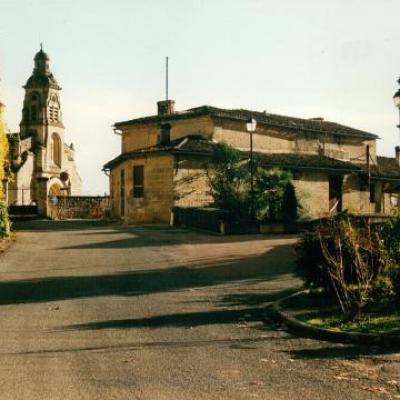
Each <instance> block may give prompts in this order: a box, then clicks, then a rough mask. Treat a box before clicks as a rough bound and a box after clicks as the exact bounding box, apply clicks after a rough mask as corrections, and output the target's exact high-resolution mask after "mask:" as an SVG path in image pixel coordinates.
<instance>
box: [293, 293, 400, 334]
mask: <svg viewBox="0 0 400 400" xmlns="http://www.w3.org/2000/svg"><path fill="white" fill-rule="evenodd" d="M323 296H324V295H323V293H321V292H319V293H311V294H304V295H302V296H299V297H300V298H299V299H298V301H297V302H296V303H297V304H295V303H294V302H292V303H291V304H290V305H289V308H290V309H291V311H296V309H297V310H298V311H299V312H296V313H295V314H294V316H295V317H296V318H297V319H298V320H300V321H302V322H305V323H307V324H310V325H313V326H315V327H318V328H324V329H332V330H335V331H341V332H362V333H372V334H374V333H375V334H382V333H385V334H400V310H399V303H398V301H396V300H395V299H393V300H392V301H385V302H382V303H379V304H373V305H369V306H367V307H366V308H365V309H364V313H363V315H362V316H361V318H359V319H358V320H356V321H346V320H344V318H343V314H342V312H341V310H340V309H339V307H337V306H335V305H333V304H332V302H330V301H329V300H327V299H326V296H325V299H323Z"/></svg>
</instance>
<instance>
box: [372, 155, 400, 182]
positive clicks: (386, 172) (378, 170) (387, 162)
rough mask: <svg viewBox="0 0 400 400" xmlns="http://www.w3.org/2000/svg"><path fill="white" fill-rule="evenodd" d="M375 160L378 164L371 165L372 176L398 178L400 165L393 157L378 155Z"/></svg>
mask: <svg viewBox="0 0 400 400" xmlns="http://www.w3.org/2000/svg"><path fill="white" fill-rule="evenodd" d="M377 161H378V165H377V166H373V167H372V174H373V175H374V176H378V177H379V176H381V177H383V178H392V179H400V166H399V163H398V162H397V160H396V159H395V158H392V157H383V156H378V157H377Z"/></svg>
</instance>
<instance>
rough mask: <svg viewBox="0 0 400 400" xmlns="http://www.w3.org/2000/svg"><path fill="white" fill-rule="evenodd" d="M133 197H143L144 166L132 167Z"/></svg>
mask: <svg viewBox="0 0 400 400" xmlns="http://www.w3.org/2000/svg"><path fill="white" fill-rule="evenodd" d="M133 197H134V198H141V197H144V166H143V165H135V166H134V167H133Z"/></svg>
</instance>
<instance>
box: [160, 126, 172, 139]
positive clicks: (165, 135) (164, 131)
mask: <svg viewBox="0 0 400 400" xmlns="http://www.w3.org/2000/svg"><path fill="white" fill-rule="evenodd" d="M170 140H171V125H170V124H163V125H161V132H160V144H168V143H169V142H170Z"/></svg>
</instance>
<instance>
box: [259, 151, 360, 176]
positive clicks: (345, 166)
mask: <svg viewBox="0 0 400 400" xmlns="http://www.w3.org/2000/svg"><path fill="white" fill-rule="evenodd" d="M257 159H259V160H260V162H261V165H263V166H274V167H285V168H293V169H309V170H311V169H312V170H337V171H342V172H359V171H361V168H360V167H359V166H357V165H355V164H352V163H350V162H346V161H341V160H336V159H335V158H331V157H327V156H324V155H318V154H301V153H271V154H262V153H258V154H257Z"/></svg>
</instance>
